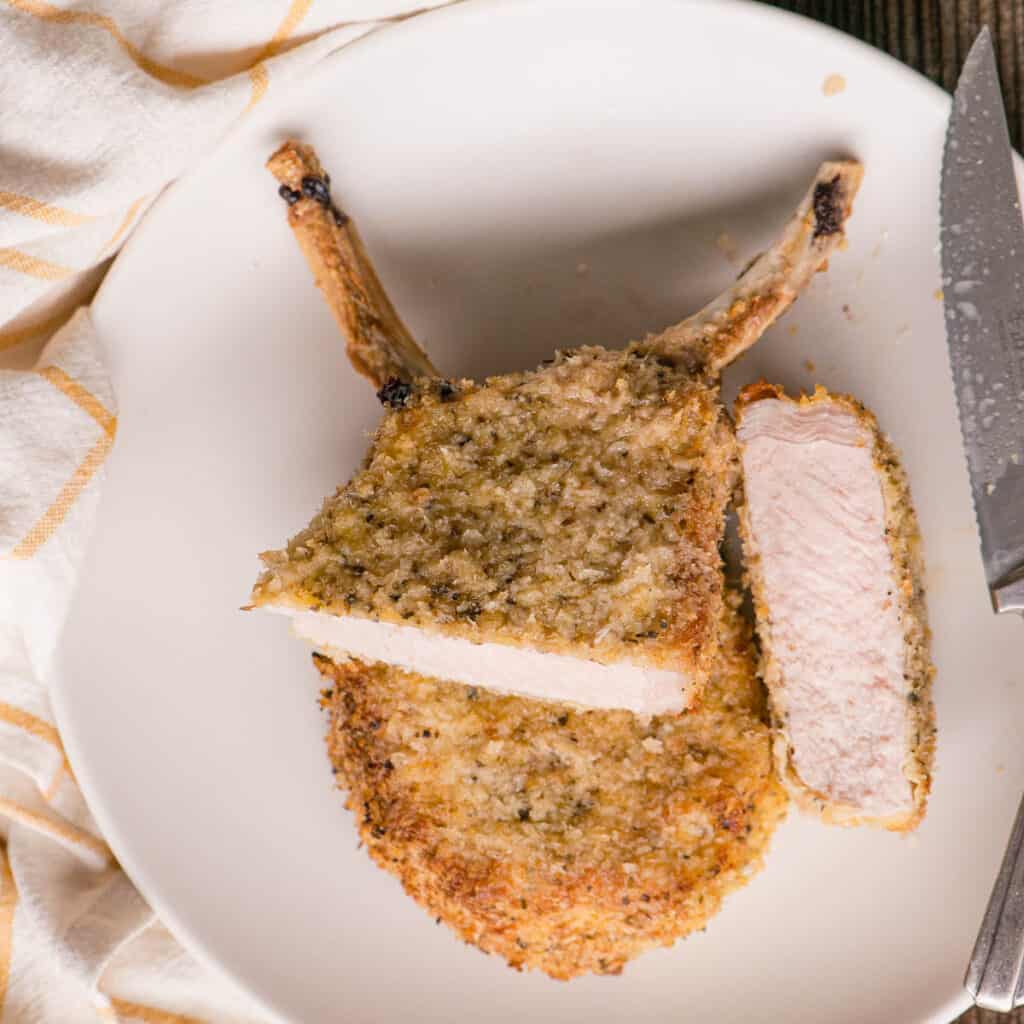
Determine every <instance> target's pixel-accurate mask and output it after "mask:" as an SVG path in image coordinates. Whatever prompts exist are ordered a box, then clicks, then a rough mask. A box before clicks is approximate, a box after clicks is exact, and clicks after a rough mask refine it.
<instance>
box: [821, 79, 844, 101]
mask: <svg viewBox="0 0 1024 1024" xmlns="http://www.w3.org/2000/svg"><path fill="white" fill-rule="evenodd" d="M821 91H822V92H823V93H824V94H825V95H826V96H838V95H839V94H840V93H841V92H845V91H846V79H845V78H843V76H842V75H838V74H832V75H829V76H828V77H827V78H826V79H825V81H824V82H822V83H821Z"/></svg>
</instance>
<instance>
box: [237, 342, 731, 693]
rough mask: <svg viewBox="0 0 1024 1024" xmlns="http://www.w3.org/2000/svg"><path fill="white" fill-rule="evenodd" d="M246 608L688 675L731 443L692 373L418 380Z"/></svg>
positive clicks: (587, 369)
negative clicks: (343, 618) (322, 614)
mask: <svg viewBox="0 0 1024 1024" xmlns="http://www.w3.org/2000/svg"><path fill="white" fill-rule="evenodd" d="M402 394H403V398H402V404H401V407H400V408H398V409H394V410H392V411H391V412H389V413H388V414H387V415H386V417H385V418H384V421H383V423H382V424H381V426H380V428H379V429H378V431H377V433H376V436H375V437H374V440H373V443H372V445H371V447H370V451H369V454H368V455H367V458H366V462H365V464H364V466H363V468H362V469H361V470H360V471H359V472H358V473H357V474H356V475H355V477H354V478H353V479H352V481H351V482H350V483H349V484H348V485H346V486H344V487H342V488H340V489H339V490H338V492H337V493H336V494H335V495H334V496H333V497H332V498H329V499H328V500H327V502H326V503H325V505H324V507H323V509H322V511H321V512H320V514H319V515H318V516H317V517H316V518H315V519H314V520H313V522H312V523H311V525H310V526H309V527H308V528H307V529H306V530H304V531H303V532H302V533H300V534H299V535H298V536H297V537H295V538H294V539H293V540H292V541H291V542H290V543H289V545H288V547H287V549H286V550H284V551H280V552H272V553H269V554H266V555H264V556H263V557H264V562H265V564H266V565H267V567H268V568H267V571H266V573H265V574H264V575H263V576H262V577H261V579H260V581H259V583H258V585H257V588H256V591H255V593H254V603H255V604H257V605H259V604H287V605H291V606H294V607H300V608H310V609H322V610H324V611H328V612H331V613H333V614H335V615H346V614H347V615H356V616H363V617H367V618H373V619H379V620H382V621H385V622H393V623H406V624H409V625H413V626H418V627H421V628H423V629H427V630H435V631H437V630H443V631H444V632H446V633H448V634H451V635H455V636H460V637H464V638H466V639H469V640H473V641H494V642H498V643H508V644H518V645H523V646H531V647H534V648H537V649H540V650H544V651H549V652H557V653H565V654H575V655H577V656H579V657H583V658H589V659H594V660H597V661H601V662H606V663H610V662H615V661H619V660H626V659H629V660H632V661H635V662H640V663H645V664H648V665H652V666H657V667H662V668H671V669H678V670H680V671H684V672H688V674H689V676H690V678H691V679H692V680H693V681H694V690H695V691H697V690H699V689H700V687H701V685H702V684H703V681H704V679H705V678H706V675H707V671H708V669H709V667H710V665H711V663H712V660H713V658H714V656H715V646H716V638H715V632H716V628H717V622H718V619H719V614H720V608H721V601H722V576H721V560H720V557H719V552H718V544H719V541H720V540H721V537H722V532H723V528H724V511H725V506H726V503H727V501H728V499H729V495H730V493H731V491H732V489H733V486H734V484H735V480H736V474H737V465H738V464H737V456H736V445H735V440H734V438H733V435H732V431H731V429H730V427H729V425H728V423H727V420H726V417H725V416H724V413H723V411H722V407H721V405H720V403H719V401H718V388H717V386H716V385H714V384H710V383H708V381H706V380H705V379H704V378H703V377H701V376H694V375H691V374H690V373H688V372H686V371H685V370H682V369H678V368H675V367H673V366H670V365H665V364H664V363H663V362H662V361H660V360H658V359H657V358H654V357H651V356H648V355H644V354H642V353H640V352H637V351H635V350H633V349H629V350H626V351H625V352H609V351H606V350H604V349H600V348H582V349H579V350H577V351H574V352H565V353H561V354H560V355H559V356H558V358H557V359H555V360H554V361H553V362H552V363H551V364H550V365H547V366H544V367H541V368H540V369H538V370H536V371H532V372H527V373H514V374H508V375H506V376H502V377H493V378H491V379H489V380H488V381H486V382H485V383H484V384H482V385H476V384H474V383H473V382H471V381H468V380H467V381H458V382H456V383H454V384H449V383H448V382H440V383H438V382H425V381H421V382H420V383H419V384H418V385H416V386H415V387H407V388H406V389H405V391H403V393H402Z"/></svg>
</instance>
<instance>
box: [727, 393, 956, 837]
mask: <svg viewBox="0 0 1024 1024" xmlns="http://www.w3.org/2000/svg"><path fill="white" fill-rule="evenodd" d="M765 400H777V401H783V402H788V403H791V404H793V405H795V406H803V407H806V406H809V405H813V404H816V403H825V402H830V403H835V404H836V405H838V406H840V407H841V408H843V409H845V410H846V411H848V412H850V413H851V414H852V415H853V416H855V417H856V419H857V420H858V422H859V423H860V424H861V425H862V426H863V428H864V429H865V430H866V432H867V433H868V435H869V436H870V438H871V441H872V444H873V452H872V455H873V462H874V466H875V469H876V470H877V473H878V480H879V486H880V488H881V491H882V499H883V503H884V510H885V512H884V514H885V528H886V537H887V543H888V548H889V554H890V560H891V566H892V571H893V581H894V584H895V586H894V587H893V590H894V593H895V594H896V595H897V598H898V601H899V609H900V613H901V621H902V625H903V675H904V682H905V693H906V699H907V705H906V707H907V713H906V732H905V736H906V746H905V752H904V760H903V765H902V770H903V775H904V777H905V779H906V780H907V783H908V785H909V787H910V794H911V800H910V806H909V808H908V810H907V811H906V812H904V813H898V814H890V815H882V816H880V815H876V814H871V813H865V811H864V809H863V808H861V807H857V806H853V805H851V804H849V803H842V802H838V801H836V800H833V799H831V798H830V797H829V796H827V795H826V794H824V793H822V792H820V791H817V790H815V789H812V788H811V787H809V786H808V785H807V784H806V783H805V782H804V781H803V780H802V779H801V778H800V776H799V775H798V774H797V772H796V769H795V767H794V764H793V750H792V747H791V743H790V737H789V735H788V733H787V731H786V728H785V724H784V714H785V698H784V697H783V696H782V692H783V691H782V678H781V671H780V666H779V662H778V659H777V657H776V656H775V652H774V651H773V647H772V640H771V622H772V615H771V610H770V608H769V607H768V602H767V600H766V594H765V586H764V578H763V574H762V570H761V565H760V553H759V550H758V545H757V541H756V538H755V537H754V534H753V530H752V525H751V517H750V508H749V505H748V504H747V500H746V497H745V495H743V494H741V495H740V496H739V501H738V517H739V524H740V534H741V537H742V540H743V547H744V562H745V573H746V579H747V582H748V584H749V586H750V588H751V591H752V593H753V597H754V609H755V615H756V619H757V633H758V638H759V641H760V644H761V662H760V672H761V675H762V678H763V679H764V682H765V684H766V687H767V689H768V694H769V708H770V714H771V717H772V725H773V729H774V732H775V736H774V742H773V749H774V755H775V760H776V765H777V769H778V771H779V775H780V777H781V779H782V781H783V783H784V784H785V786H786V788H787V789H788V790H789V793H790V795H791V797H792V798H793V799H794V802H795V803H796V804H797V805H798V806H799V807H801V808H802V809H803V810H806V811H810V812H812V813H814V814H817V815H818V816H819V817H820V818H821V819H822V820H823V821H824V822H825V823H827V824H834V825H847V826H854V825H872V826H876V827H880V828H884V829H888V830H890V831H896V832H909V831H912V830H913V829H915V828H916V827H917V826H918V825H919V824H920V822H921V820H922V819H923V818H924V815H925V811H926V806H927V800H928V794H929V792H930V789H931V771H932V764H933V760H934V754H935V734H936V728H935V710H934V704H933V701H932V692H931V690H932V686H931V684H932V679H933V677H934V674H935V669H934V666H933V664H932V660H931V653H930V640H931V632H930V630H929V628H928V619H927V610H926V606H925V597H924V588H923V582H922V581H923V578H924V566H923V561H922V552H921V537H920V531H919V528H918V523H917V517H916V515H915V512H914V508H913V504H912V502H911V496H910V488H909V483H908V481H907V477H906V474H905V472H904V470H903V467H902V466H901V464H900V461H899V458H898V455H897V453H896V450H895V448H894V447H893V445H892V443H891V442H890V441H889V440H888V439H887V438H886V437H885V436H884V435H883V434H882V432H881V431H880V429H879V427H878V423H877V421H876V420H875V417H874V416H873V415H872V414H871V413H870V412H869V411H868V410H867V409H865V407H864V406H863V405H862V404H861V403H860V402H858V401H857V400H856V399H855V398H852V397H850V396H848V395H840V394H832V393H830V392H828V391H827V390H826V389H824V388H822V387H818V388H817V389H816V390H815V393H814V394H813V395H812V396H801V397H799V398H791V397H789V396H787V395H786V394H785V393H784V391H783V389H782V388H780V387H777V386H775V385H772V384H768V383H766V382H760V383H757V384H753V385H750V386H748V387H746V388H744V389H743V391H742V392H741V393H740V396H739V398H738V399H737V402H736V421H737V428H738V433H739V428H740V427H741V425H742V422H743V416H744V414H745V413H746V412H747V411H748V410H749V409H750V407H751V406H752V405H753V404H754V403H757V402H761V401H765ZM740 448H741V452H742V451H743V441H742V437H741V439H740ZM741 488H742V485H741Z"/></svg>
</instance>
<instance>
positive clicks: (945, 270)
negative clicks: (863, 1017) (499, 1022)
mask: <svg viewBox="0 0 1024 1024" xmlns="http://www.w3.org/2000/svg"><path fill="white" fill-rule="evenodd" d="M940 239H941V243H942V275H943V281H942V283H943V302H944V305H945V314H946V340H947V342H948V344H949V360H950V368H951V370H952V374H953V389H954V391H955V393H956V400H957V406H958V409H959V413H960V430H961V433H962V435H963V442H964V451H965V454H966V456H967V468H968V473H969V476H970V480H971V492H972V495H973V498H974V511H975V514H976V516H977V520H978V532H979V533H980V535H981V555H982V561H983V563H984V567H985V578H986V581H987V583H988V588H989V594H990V596H991V598H992V603H993V607H994V608H995V611H996V612H1007V611H1017V612H1024V444H1022V437H1024V222H1022V220H1021V208H1020V199H1019V196H1018V193H1017V182H1016V178H1015V175H1014V167H1013V150H1012V149H1011V147H1010V139H1009V134H1008V132H1007V130H1006V115H1005V113H1004V110H1003V100H1002V93H1001V91H1000V88H999V73H998V70H997V67H996V61H995V54H994V53H993V50H992V40H991V37H990V35H989V32H988V29H987V28H985V29H982V31H981V34H980V35H979V36H978V38H977V39H976V40H975V43H974V45H973V46H972V47H971V51H970V53H969V54H968V56H967V60H966V61H965V63H964V67H963V70H962V72H961V74H960V81H959V82H958V83H957V88H956V93H955V94H954V96H953V109H952V113H951V114H950V119H949V130H948V132H947V135H946V148H945V152H944V154H943V161H942V189H941V234H940ZM1022 984H1024V801H1022V802H1021V806H1020V809H1019V810H1018V812H1017V818H1016V821H1015V822H1014V825H1013V830H1012V832H1011V834H1010V841H1009V843H1008V845H1007V848H1006V852H1005V854H1004V855H1003V862H1002V866H1001V868H1000V871H999V875H998V877H997V878H996V882H995V886H994V887H993V890H992V894H991V896H990V897H989V902H988V906H987V907H986V910H985V916H984V918H983V919H982V923H981V928H980V929H979V932H978V938H977V941H976V943H975V946H974V952H973V954H972V956H971V960H970V964H969V965H968V968H967V974H966V977H965V978H964V985H965V987H966V988H967V991H968V992H969V993H970V994H971V996H972V997H973V998H974V1000H975V1002H976V1003H977V1004H978V1005H979V1006H983V1007H986V1008H987V1009H992V1010H1001V1011H1007V1010H1011V1009H1013V1007H1014V1005H1016V1004H1017V1003H1018V1002H1019V999H1020V990H1021V988H1022Z"/></svg>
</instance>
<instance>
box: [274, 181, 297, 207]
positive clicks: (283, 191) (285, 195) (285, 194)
mask: <svg viewBox="0 0 1024 1024" xmlns="http://www.w3.org/2000/svg"><path fill="white" fill-rule="evenodd" d="M277 194H278V195H279V196H280V197H281V198H282V199H283V200H284V201H285V202H286V203H287V204H288V205H289V206H294V205H295V204H296V203H297V202H298V201H299V200H300V199H301V198H302V193H301V192H296V191H295V189H293V188H289V187H288V186H287V185H282V186H281V187H280V188H279V189H278V190H277Z"/></svg>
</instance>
